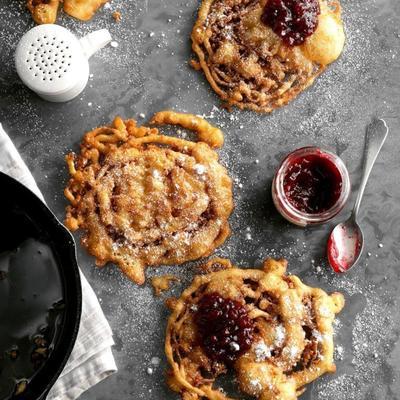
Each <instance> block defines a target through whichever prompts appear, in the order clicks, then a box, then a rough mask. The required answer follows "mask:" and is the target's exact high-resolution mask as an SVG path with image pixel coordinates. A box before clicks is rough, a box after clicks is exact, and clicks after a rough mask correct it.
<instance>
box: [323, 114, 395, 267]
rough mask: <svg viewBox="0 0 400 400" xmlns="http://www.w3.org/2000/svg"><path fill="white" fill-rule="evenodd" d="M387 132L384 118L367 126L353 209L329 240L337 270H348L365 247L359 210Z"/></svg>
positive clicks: (357, 259) (330, 262)
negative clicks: (359, 178) (362, 160)
mask: <svg viewBox="0 0 400 400" xmlns="http://www.w3.org/2000/svg"><path fill="white" fill-rule="evenodd" d="M388 132H389V128H388V127H387V125H386V122H385V121H384V120H383V119H374V120H373V121H372V123H371V124H369V125H368V127H367V133H366V141H365V149H364V168H363V176H362V179H361V184H360V188H359V191H358V195H357V200H356V202H355V205H354V209H353V212H352V214H351V216H350V218H349V219H348V220H347V221H345V222H342V223H340V224H338V225H337V226H336V227H335V228H334V229H333V231H332V232H331V234H330V236H329V239H328V249H327V253H328V254H327V255H328V261H329V264H330V266H331V267H332V269H333V270H334V271H335V272H337V273H344V272H347V271H349V270H350V269H351V268H353V267H354V266H355V265H356V264H357V263H358V261H359V260H360V257H361V254H362V250H363V248H364V235H363V232H362V230H361V228H360V226H359V225H358V223H357V216H358V211H359V209H360V204H361V200H362V197H363V195H364V191H365V187H366V186H367V182H368V178H369V175H370V173H371V170H372V167H373V166H374V164H375V161H376V158H377V157H378V154H379V152H380V151H381V149H382V146H383V144H384V143H385V140H386V137H387V135H388Z"/></svg>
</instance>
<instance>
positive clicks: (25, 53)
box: [15, 24, 111, 102]
mask: <svg viewBox="0 0 400 400" xmlns="http://www.w3.org/2000/svg"><path fill="white" fill-rule="evenodd" d="M110 41H111V35H110V33H109V32H108V30H107V29H101V30H98V31H95V32H92V33H89V34H88V35H86V36H85V37H83V38H82V39H78V38H77V37H76V36H75V35H74V34H72V33H71V32H70V31H69V30H67V29H65V28H63V27H61V26H59V25H53V24H47V25H40V26H37V27H35V28H33V29H31V30H30V31H28V32H27V33H26V34H25V35H24V36H23V37H22V39H21V41H20V42H19V44H18V46H17V50H16V54H15V65H16V69H17V72H18V75H19V77H20V78H21V80H22V81H23V82H24V83H25V85H26V86H28V87H29V88H30V89H32V90H33V91H34V92H36V93H37V94H38V95H39V96H41V97H42V98H43V99H45V100H48V101H53V102H64V101H68V100H71V99H73V98H74V97H76V96H78V95H79V94H80V93H81V92H82V90H83V89H84V88H85V86H86V84H87V82H88V79H89V61H88V60H89V58H90V57H91V56H92V55H93V54H94V53H95V52H96V51H98V50H100V49H101V48H102V47H104V46H105V45H107V44H108V43H110Z"/></svg>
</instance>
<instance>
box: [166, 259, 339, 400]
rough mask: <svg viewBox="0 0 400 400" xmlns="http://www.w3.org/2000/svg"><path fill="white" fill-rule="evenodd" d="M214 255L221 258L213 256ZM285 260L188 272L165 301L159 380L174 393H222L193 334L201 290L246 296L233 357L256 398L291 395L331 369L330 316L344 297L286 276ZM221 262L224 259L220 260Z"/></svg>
mask: <svg viewBox="0 0 400 400" xmlns="http://www.w3.org/2000/svg"><path fill="white" fill-rule="evenodd" d="M216 262H217V263H218V264H221V260H220V259H217V260H216ZM210 263H212V261H211V262H210ZM286 264H287V263H286V261H285V260H272V259H268V260H266V261H265V263H264V266H263V270H255V269H239V268H237V267H231V268H227V269H224V270H220V271H218V272H212V273H209V274H206V275H200V276H196V277H195V279H194V280H193V283H192V285H191V286H190V287H189V288H187V289H186V290H185V291H184V292H183V294H182V296H181V297H180V298H179V299H177V300H176V299H175V300H174V301H171V302H170V303H169V307H170V309H171V311H172V314H171V316H170V318H169V320H168V326H167V332H166V342H165V352H166V355H167V359H168V362H169V364H170V367H171V370H170V371H169V373H168V379H167V382H168V385H169V386H170V388H171V389H172V390H174V391H176V392H179V393H180V394H181V396H182V399H191V400H200V399H203V398H204V399H210V400H229V398H228V397H227V396H226V395H225V394H223V393H222V392H221V391H220V390H219V389H218V388H215V387H214V386H213V385H214V383H215V379H216V378H217V377H218V376H219V375H221V374H223V373H225V372H226V366H225V365H223V364H221V363H217V362H213V361H212V360H210V359H209V358H208V357H207V355H206V354H205V352H204V351H203V349H202V348H201V346H199V344H198V343H199V341H198V337H197V336H196V335H197V331H196V329H197V328H196V324H195V322H194V315H195V313H196V311H197V304H198V303H199V301H200V299H201V298H202V296H203V295H204V294H207V293H218V294H220V295H221V296H222V297H225V298H231V299H235V300H238V301H241V302H242V303H243V304H246V307H247V308H248V313H249V317H250V318H251V319H252V320H253V322H254V325H255V327H256V331H255V332H256V336H255V338H254V341H253V344H252V346H251V348H250V350H249V351H247V352H246V353H245V354H244V355H242V356H240V357H239V358H238V359H237V361H236V362H235V365H234V369H235V372H236V377H237V381H238V384H239V387H240V389H241V390H242V391H243V392H245V393H247V394H248V395H251V396H254V397H256V398H258V399H260V400H277V399H279V400H295V399H297V397H298V396H299V395H300V394H301V393H303V391H304V389H305V388H304V386H305V385H306V384H308V383H310V382H312V381H313V380H315V379H317V378H318V377H320V376H321V375H323V374H325V373H326V372H334V371H335V365H334V363H333V328H332V323H333V321H334V318H335V314H337V313H339V312H340V311H341V309H342V308H343V306H344V298H343V296H342V295H341V294H340V293H334V294H332V295H330V296H329V295H328V294H326V293H325V292H324V291H323V290H321V289H317V288H311V287H309V286H306V285H305V284H303V283H302V282H301V281H300V279H299V278H297V277H296V276H293V275H291V276H287V275H286ZM226 265H229V266H230V265H231V264H230V262H229V261H227V262H226ZM210 268H211V269H212V266H211V265H208V267H207V269H210Z"/></svg>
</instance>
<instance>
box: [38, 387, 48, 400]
mask: <svg viewBox="0 0 400 400" xmlns="http://www.w3.org/2000/svg"><path fill="white" fill-rule="evenodd" d="M50 389H51V388H49V389H46V391H45V392H44V393H43V394H42V395H41V396H39V397H38V398H37V399H36V400H46V398H47V395H48V394H49V392H50Z"/></svg>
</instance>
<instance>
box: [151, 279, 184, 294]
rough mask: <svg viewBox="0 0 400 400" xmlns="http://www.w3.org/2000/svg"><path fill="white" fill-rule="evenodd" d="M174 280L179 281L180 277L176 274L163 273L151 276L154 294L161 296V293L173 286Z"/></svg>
mask: <svg viewBox="0 0 400 400" xmlns="http://www.w3.org/2000/svg"><path fill="white" fill-rule="evenodd" d="M173 282H179V278H177V277H176V276H174V275H161V276H154V277H153V278H151V286H153V289H154V294H155V295H156V296H161V294H162V293H163V292H165V291H167V290H169V288H170V287H171V285H172V283H173Z"/></svg>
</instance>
